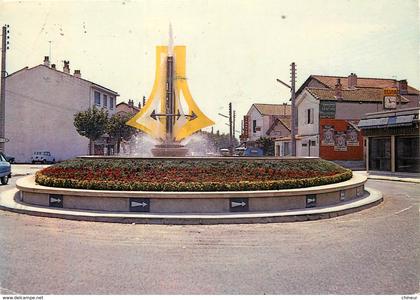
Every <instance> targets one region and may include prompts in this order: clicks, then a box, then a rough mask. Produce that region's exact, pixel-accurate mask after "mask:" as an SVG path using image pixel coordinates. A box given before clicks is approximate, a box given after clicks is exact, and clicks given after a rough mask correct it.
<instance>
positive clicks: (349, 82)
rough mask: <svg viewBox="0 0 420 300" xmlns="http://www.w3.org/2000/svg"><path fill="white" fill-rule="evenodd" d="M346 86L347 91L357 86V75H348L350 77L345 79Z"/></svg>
mask: <svg viewBox="0 0 420 300" xmlns="http://www.w3.org/2000/svg"><path fill="white" fill-rule="evenodd" d="M347 85H348V87H349V89H351V90H353V89H355V88H356V86H357V75H356V74H354V73H350V75H349V76H348V77H347Z"/></svg>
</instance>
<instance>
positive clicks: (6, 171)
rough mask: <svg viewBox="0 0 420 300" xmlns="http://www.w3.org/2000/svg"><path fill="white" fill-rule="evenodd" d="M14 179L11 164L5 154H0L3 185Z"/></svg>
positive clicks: (0, 174) (0, 177)
mask: <svg viewBox="0 0 420 300" xmlns="http://www.w3.org/2000/svg"><path fill="white" fill-rule="evenodd" d="M10 177H12V168H11V166H10V163H9V162H8V161H7V160H6V158H5V157H4V155H3V153H0V181H1V184H3V185H5V184H7V183H8V182H9V178H10Z"/></svg>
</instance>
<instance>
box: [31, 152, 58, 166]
mask: <svg viewBox="0 0 420 300" xmlns="http://www.w3.org/2000/svg"><path fill="white" fill-rule="evenodd" d="M36 162H40V163H42V164H46V163H51V164H53V163H55V158H54V156H53V155H51V153H50V152H49V151H38V152H34V154H33V155H32V163H33V164H34V163H36Z"/></svg>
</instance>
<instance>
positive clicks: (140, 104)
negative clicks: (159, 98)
mask: <svg viewBox="0 0 420 300" xmlns="http://www.w3.org/2000/svg"><path fill="white" fill-rule="evenodd" d="M138 107H139V109H141V101H139V105H138Z"/></svg>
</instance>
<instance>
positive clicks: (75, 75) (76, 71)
mask: <svg viewBox="0 0 420 300" xmlns="http://www.w3.org/2000/svg"><path fill="white" fill-rule="evenodd" d="M73 75H74V77H77V78H80V77H82V74H81V73H80V70H74V74H73Z"/></svg>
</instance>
